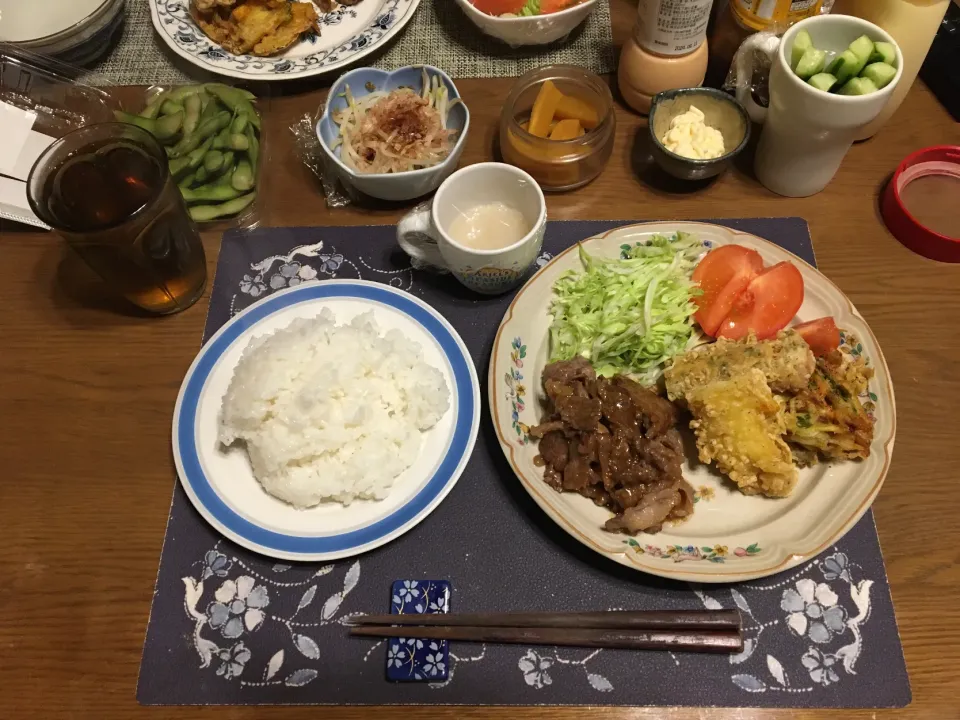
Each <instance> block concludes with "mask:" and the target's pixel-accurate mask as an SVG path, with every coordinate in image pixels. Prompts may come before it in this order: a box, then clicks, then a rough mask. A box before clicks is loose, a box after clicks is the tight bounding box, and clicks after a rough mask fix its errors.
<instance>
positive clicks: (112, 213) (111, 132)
mask: <svg viewBox="0 0 960 720" xmlns="http://www.w3.org/2000/svg"><path fill="white" fill-rule="evenodd" d="M27 196H28V199H29V202H30V207H31V208H32V209H33V211H34V212H35V213H36V215H37V217H39V218H40V219H41V220H43V222H45V223H46V224H48V225H50V226H51V227H52V228H54V229H55V230H57V231H58V232H59V233H60V235H62V236H63V238H64V239H65V240H66V241H67V244H68V245H69V246H70V247H71V248H72V249H73V250H75V251H76V252H77V254H78V255H79V256H80V257H81V258H82V259H83V260H84V261H85V262H86V263H87V265H89V266H90V267H91V268H92V269H93V270H94V271H95V272H96V273H97V274H98V275H99V276H100V277H101V278H102V279H103V281H104V282H105V283H106V284H107V285H108V286H109V287H110V288H112V289H113V290H114V291H116V292H118V293H119V294H120V295H123V296H124V297H125V298H126V299H127V300H129V301H130V302H132V303H133V304H134V305H137V306H138V307H140V308H142V309H143V310H145V311H147V312H148V313H152V314H156V315H167V314H170V313H175V312H179V311H181V310H185V309H186V308H188V307H190V306H191V305H193V303H195V302H196V301H197V300H198V299H199V298H200V296H201V295H202V294H203V289H204V286H205V284H206V280H207V264H206V258H205V256H204V252H203V244H202V242H201V240H200V234H199V233H198V231H197V228H196V225H194V223H193V221H192V220H191V219H190V216H189V215H188V214H187V208H186V205H185V204H184V202H183V199H182V198H181V196H180V191H179V189H178V188H177V186H176V184H175V183H174V181H173V178H172V177H171V176H170V172H169V169H168V166H167V156H166V153H165V152H164V150H163V148H161V147H160V145H159V144H158V143H157V141H156V140H155V139H154V138H153V136H152V135H150V133H148V132H146V131H145V130H142V129H140V128H138V127H136V126H134V125H128V124H125V123H102V124H95V125H88V126H87V127H83V128H80V129H79V130H75V131H74V132H71V133H69V134H67V135H64V136H63V137H62V138H60V139H59V140H57V141H56V142H54V143H53V144H52V145H51V146H50V147H49V148H47V150H46V151H45V152H44V153H43V155H41V156H40V157H39V158H38V160H37V162H36V164H35V165H34V166H33V170H31V172H30V177H29V178H28V180H27Z"/></svg>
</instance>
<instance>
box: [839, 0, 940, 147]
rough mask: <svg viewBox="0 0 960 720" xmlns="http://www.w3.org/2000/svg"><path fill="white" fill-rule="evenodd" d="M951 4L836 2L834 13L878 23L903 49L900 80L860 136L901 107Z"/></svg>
mask: <svg viewBox="0 0 960 720" xmlns="http://www.w3.org/2000/svg"><path fill="white" fill-rule="evenodd" d="M949 6H950V0H837V2H836V4H835V5H834V6H833V12H834V14H837V13H840V14H843V15H856V16H857V17H860V18H863V19H864V20H869V21H870V22H872V23H873V24H874V25H879V26H880V27H882V28H883V29H884V30H886V31H887V32H888V33H890V35H891V36H892V37H893V39H894V40H895V41H896V42H897V45H899V46H900V51H901V52H902V53H903V76H902V77H901V78H900V84H899V85H898V86H897V88H896V89H895V90H894V92H893V95H891V96H890V101H889V102H888V103H887V106H886V107H885V108H884V110H883V112H882V113H880V116H879V117H878V118H877V119H876V120H874V121H873V122H872V123H870V124H869V125H867V126H866V127H864V128H863V130H861V131H860V132H859V133H858V134H857V140H866V139H867V138H869V137H872V136H873V135H874V134H875V133H876V132H877V130H879V129H880V128H881V127H882V126H883V125H884V123H886V122H887V120H889V119H890V116H891V115H893V113H894V112H895V111H896V110H897V108H898V107H900V103H902V102H903V98H904V97H905V96H906V94H907V92H908V91H909V90H910V87H911V86H912V85H913V81H914V80H916V78H917V74H918V73H919V72H920V66H921V65H923V59H924V58H925V57H926V56H927V53H928V52H929V51H930V46H931V45H932V44H933V39H934V38H935V37H936V35H937V30H939V29H940V23H941V22H942V21H943V17H944V15H946V13H947V8H948V7H949ZM954 70H955V71H956V70H957V69H956V68H955V69H954Z"/></svg>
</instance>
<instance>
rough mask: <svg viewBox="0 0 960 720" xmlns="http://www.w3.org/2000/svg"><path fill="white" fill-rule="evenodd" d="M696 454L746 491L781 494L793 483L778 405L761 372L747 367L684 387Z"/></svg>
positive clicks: (782, 419)
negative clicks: (730, 376)
mask: <svg viewBox="0 0 960 720" xmlns="http://www.w3.org/2000/svg"><path fill="white" fill-rule="evenodd" d="M686 399H687V405H688V406H689V408H690V412H691V413H693V417H694V420H693V422H691V423H690V427H691V428H693V430H694V432H695V433H696V436H697V449H698V450H699V451H700V460H701V461H702V462H705V463H709V462H715V463H716V465H717V468H718V469H719V470H720V471H721V472H723V473H724V474H726V475H729V476H730V479H731V480H733V481H734V482H735V483H736V484H737V486H738V487H739V488H740V491H741V492H742V493H744V494H745V495H755V494H758V493H760V494H763V495H767V496H769V497H785V496H787V495H789V494H790V492H791V491H792V490H793V488H794V486H795V485H796V484H797V478H798V473H797V469H796V468H795V467H794V466H793V462H792V458H791V454H790V448H789V447H787V444H786V443H785V442H784V441H783V439H782V438H781V435H783V433H784V432H785V425H784V418H783V411H782V410H781V408H780V404H779V403H778V402H777V401H776V399H775V398H774V397H773V393H772V392H770V387H769V386H768V385H767V378H766V377H765V375H764V373H763V372H762V371H761V370H759V369H757V368H751V369H748V370H746V371H743V372H741V373H740V374H739V375H737V376H736V377H733V378H732V379H729V380H714V381H713V382H710V383H709V384H706V385H703V386H701V387H693V388H690V389H689V390H688V391H687V393H686Z"/></svg>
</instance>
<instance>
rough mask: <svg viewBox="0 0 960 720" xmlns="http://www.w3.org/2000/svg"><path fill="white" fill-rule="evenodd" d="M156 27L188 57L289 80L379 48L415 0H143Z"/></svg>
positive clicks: (229, 71)
mask: <svg viewBox="0 0 960 720" xmlns="http://www.w3.org/2000/svg"><path fill="white" fill-rule="evenodd" d="M149 3H150V14H151V17H152V19H153V26H154V28H155V29H156V31H157V33H158V34H159V35H160V37H161V38H162V39H163V41H164V42H166V43H167V45H169V46H170V48H171V49H172V50H173V51H174V52H176V53H177V54H178V55H180V56H181V57H183V58H185V59H186V60H188V61H189V62H191V63H193V64H194V65H196V66H198V67H200V68H203V69H204V70H207V71H209V72H214V73H217V74H219V75H228V76H230V77H235V78H240V79H244V80H271V81H274V80H293V79H297V78H305V77H311V76H315V75H320V74H323V73H326V72H329V71H331V70H335V69H337V68H342V67H344V66H346V65H350V64H353V63H356V62H357V61H359V60H360V59H361V58H363V57H365V56H366V55H369V54H370V53H372V52H376V51H378V50H382V49H383V48H384V47H385V46H386V44H387V43H388V42H389V41H390V39H391V38H392V37H394V36H395V35H396V34H397V33H399V32H400V31H401V30H402V29H403V28H404V27H405V26H406V24H407V23H408V22H409V21H410V19H411V18H412V17H413V13H414V12H415V11H416V9H417V7H418V6H419V4H420V0H340V2H337V0H181V1H179V2H170V1H169V0H149Z"/></svg>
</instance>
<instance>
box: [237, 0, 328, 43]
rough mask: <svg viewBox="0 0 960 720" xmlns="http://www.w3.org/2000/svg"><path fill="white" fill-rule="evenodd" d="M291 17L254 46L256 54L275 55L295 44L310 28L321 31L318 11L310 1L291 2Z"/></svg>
mask: <svg viewBox="0 0 960 720" xmlns="http://www.w3.org/2000/svg"><path fill="white" fill-rule="evenodd" d="M289 7H290V11H291V12H290V19H289V20H287V21H286V22H285V23H283V24H282V25H280V27H278V28H277V29H276V30H274V31H273V32H272V33H271V34H269V35H266V36H264V38H263V39H262V40H260V42H258V43H257V44H256V45H254V47H253V54H254V55H273V54H275V53H278V52H280V51H281V50H286V49H287V48H288V47H290V46H291V45H293V44H294V43H295V42H296V41H297V40H298V39H299V37H300V35H301V34H303V33H305V32H307V31H308V30H314V31H315V32H318V33H319V32H320V27H319V25H318V24H317V23H318V22H319V17H317V11H316V10H315V9H314V7H313V5H311V4H310V3H302V2H298V3H290V5H289Z"/></svg>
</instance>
